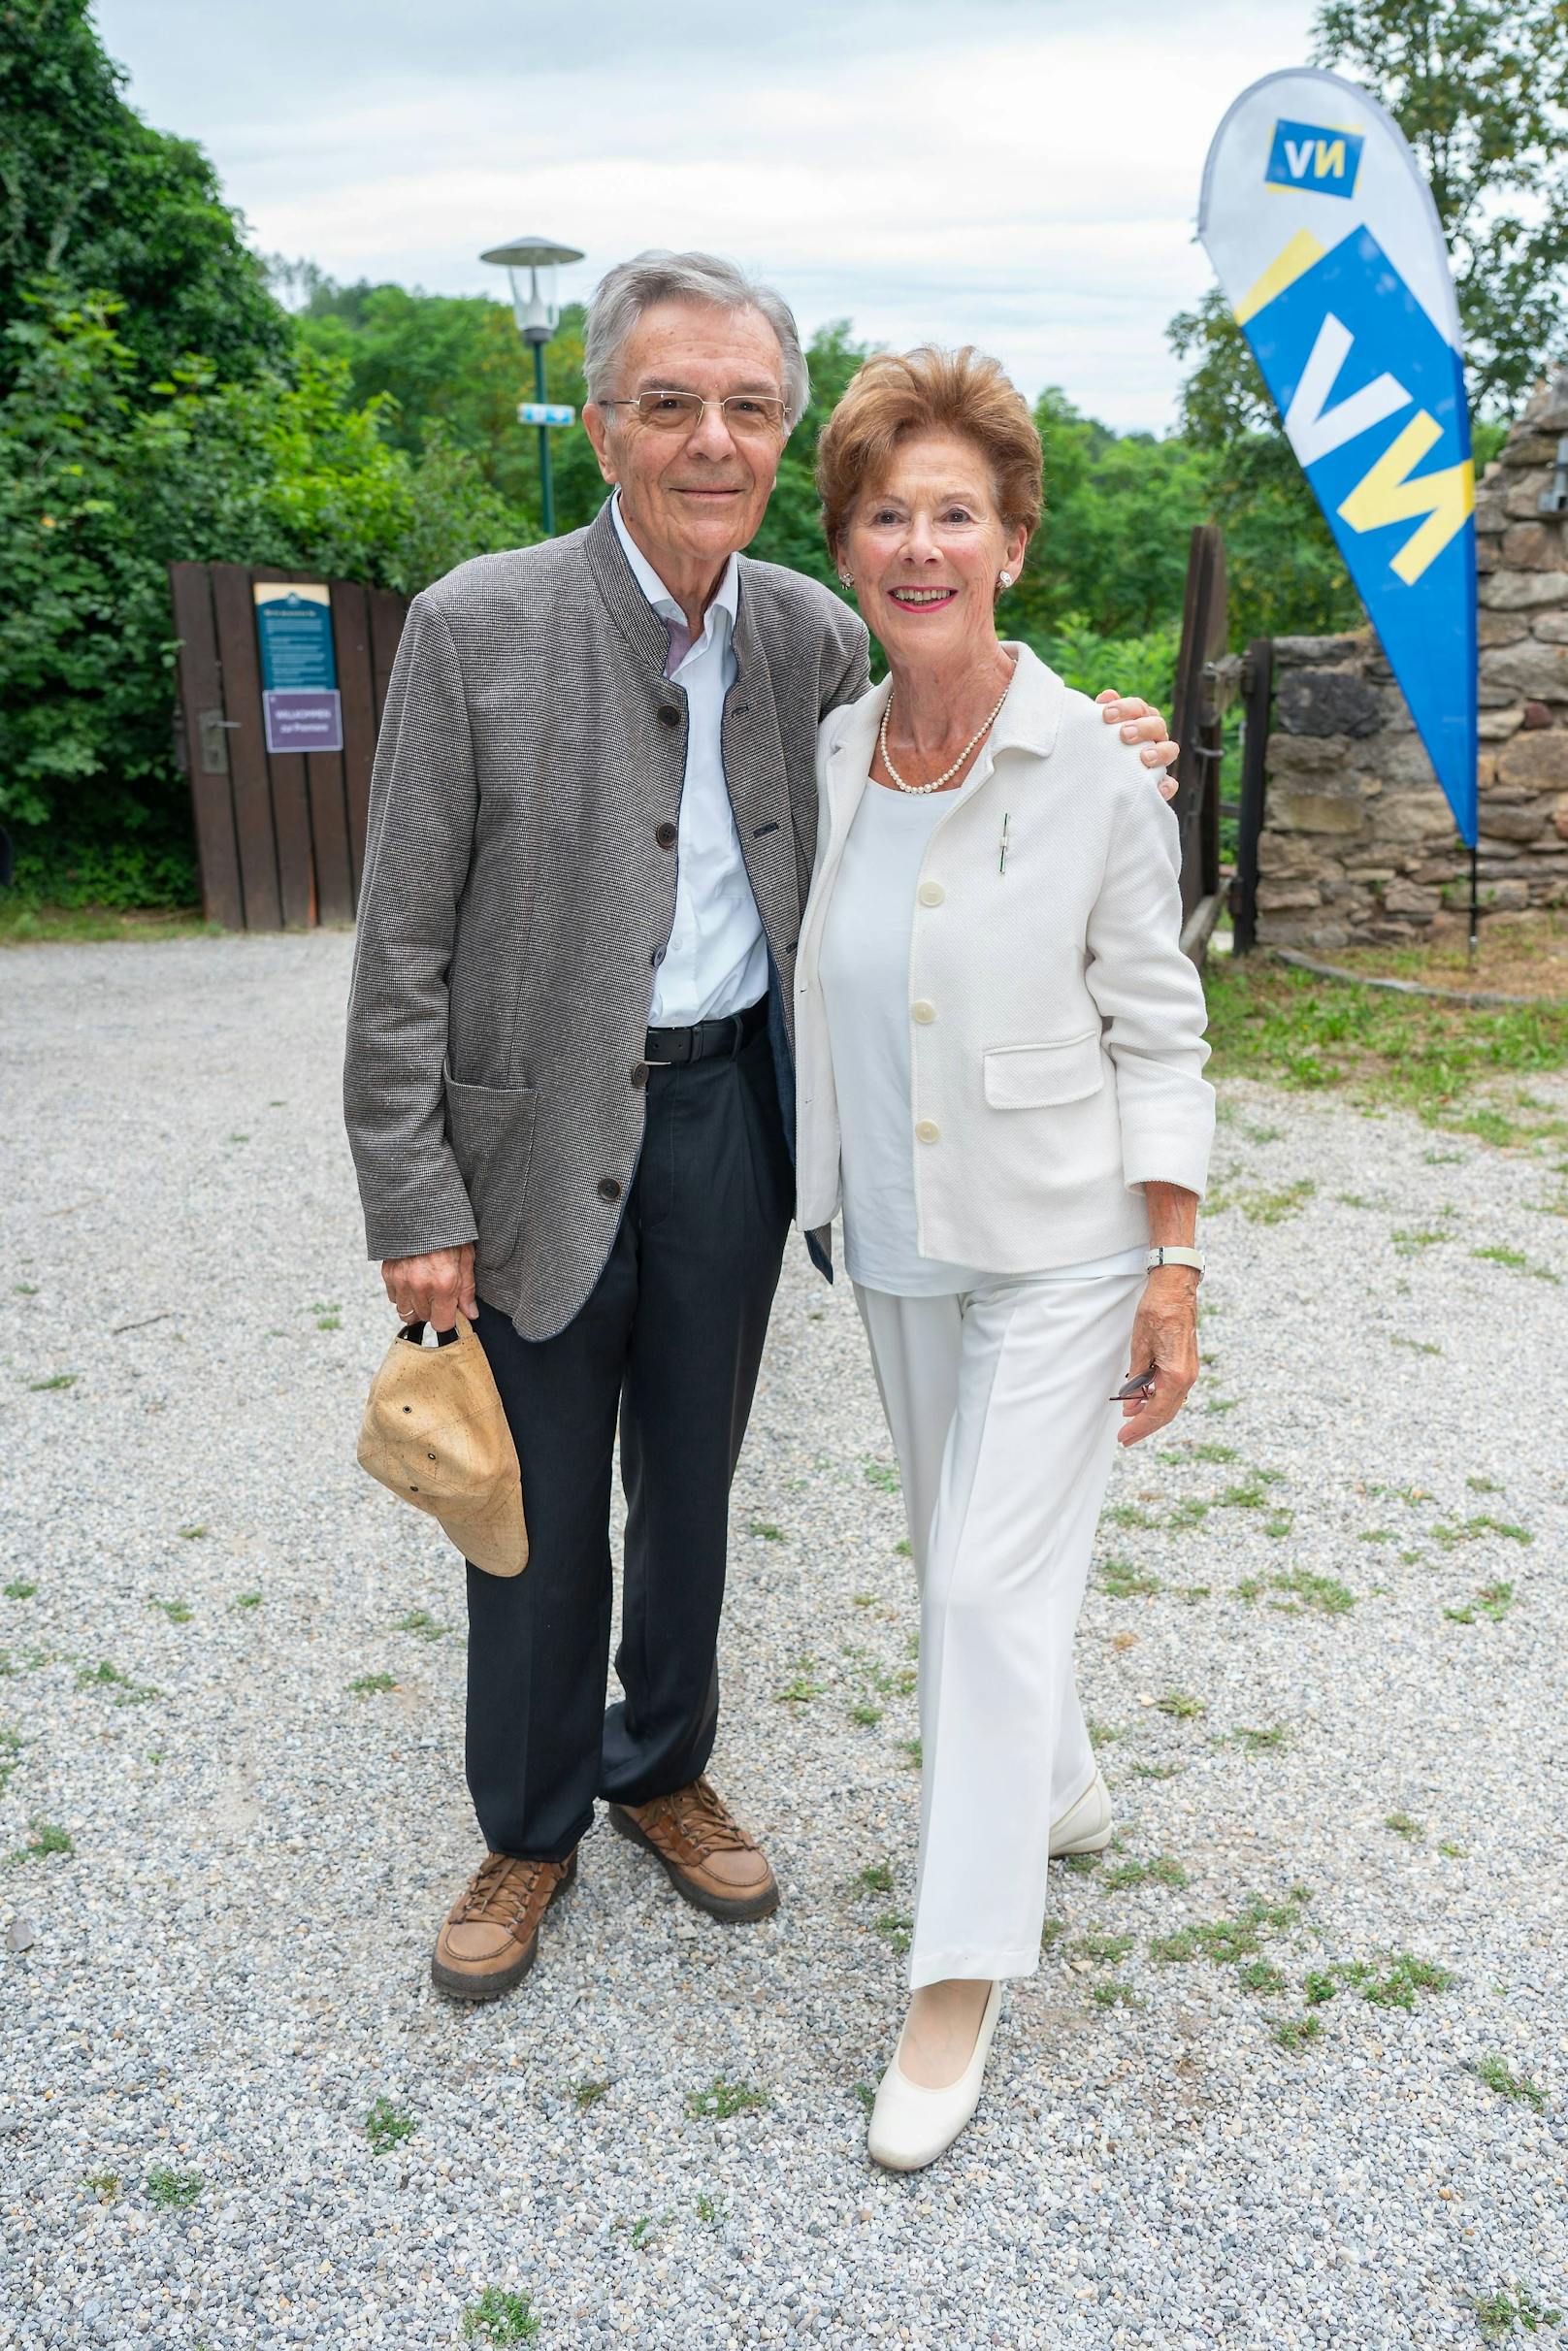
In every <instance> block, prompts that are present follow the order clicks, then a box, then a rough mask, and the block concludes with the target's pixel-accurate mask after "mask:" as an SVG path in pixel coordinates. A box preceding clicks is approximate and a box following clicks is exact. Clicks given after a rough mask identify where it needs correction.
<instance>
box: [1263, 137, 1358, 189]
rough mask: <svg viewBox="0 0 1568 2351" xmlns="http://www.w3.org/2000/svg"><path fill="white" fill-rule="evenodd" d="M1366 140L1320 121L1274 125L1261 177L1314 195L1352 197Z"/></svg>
mask: <svg viewBox="0 0 1568 2351" xmlns="http://www.w3.org/2000/svg"><path fill="white" fill-rule="evenodd" d="M1364 145H1365V141H1364V140H1363V139H1362V138H1361V136H1360V135H1359V133H1358V132H1356V131H1341V130H1335V129H1334V128H1333V127H1332V125H1331V124H1326V123H1321V122H1276V123H1275V125H1274V144H1273V146H1272V147H1270V149H1269V155H1268V169H1267V171H1266V172H1265V173H1264V174H1263V178H1264V179H1265V180H1272V182H1273V183H1274V185H1275V186H1276V187H1288V188H1306V189H1308V190H1309V191H1310V192H1311V194H1313V195H1314V196H1354V195H1355V193H1356V174H1357V172H1358V171H1359V170H1360V168H1361V148H1362V147H1363V146H1364Z"/></svg>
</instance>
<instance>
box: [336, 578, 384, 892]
mask: <svg viewBox="0 0 1568 2351" xmlns="http://www.w3.org/2000/svg"><path fill="white" fill-rule="evenodd" d="M331 585H332V637H333V643H334V645H335V647H336V649H337V656H338V691H339V692H340V694H341V695H342V696H343V784H344V790H345V796H346V800H347V814H348V859H349V870H350V877H351V881H352V887H353V894H354V904H355V905H356V906H357V905H358V903H359V877H360V875H361V873H362V872H363V871H364V867H365V828H366V824H367V821H368V819H369V815H370V804H371V770H372V768H373V767H374V765H375V761H376V678H375V674H374V671H373V669H372V667H371V633H370V615H369V613H368V612H367V611H366V608H365V591H364V589H363V588H362V587H360V585H359V584H358V582H357V581H355V580H347V579H335V580H333V581H332V583H331Z"/></svg>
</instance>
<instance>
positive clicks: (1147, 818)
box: [795, 645, 1214, 1273]
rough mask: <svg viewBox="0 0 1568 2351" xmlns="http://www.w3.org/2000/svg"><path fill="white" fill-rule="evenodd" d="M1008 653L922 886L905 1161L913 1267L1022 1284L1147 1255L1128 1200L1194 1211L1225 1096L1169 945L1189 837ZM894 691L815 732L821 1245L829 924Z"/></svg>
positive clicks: (799, 981) (1194, 994)
mask: <svg viewBox="0 0 1568 2351" xmlns="http://www.w3.org/2000/svg"><path fill="white" fill-rule="evenodd" d="M1008 649H1009V651H1015V652H1016V653H1017V655H1018V667H1017V669H1016V670H1015V672H1014V675H1013V682H1012V685H1011V687H1010V688H1009V690H1008V694H1007V700H1006V702H1004V704H1003V705H1002V710H1001V715H1000V717H999V718H998V719H997V721H996V726H995V727H994V728H993V730H992V734H991V738H990V744H989V749H990V755H991V758H990V768H991V771H990V773H989V774H987V773H985V772H984V771H983V768H982V771H981V772H979V773H978V774H977V778H976V781H975V784H974V788H973V789H972V790H971V791H970V792H968V793H966V794H965V795H964V798H963V800H957V799H955V800H954V802H953V805H952V808H951V810H950V812H949V813H948V814H947V815H945V816H943V817H940V818H938V820H937V822H936V824H935V826H934V827H933V829H932V832H931V840H930V842H929V844H928V846H927V849H926V853H925V857H924V859H923V861H922V864H921V868H920V878H919V881H918V882H917V884H916V887H915V908H914V933H913V940H912V943H911V947H910V956H909V1020H910V1081H911V1094H912V1099H911V1103H910V1111H911V1120H912V1126H913V1141H912V1143H911V1146H910V1148H911V1151H912V1153H913V1156H914V1181H915V1208H916V1231H917V1240H918V1245H919V1249H920V1254H921V1255H922V1257H937V1258H941V1259H945V1260H947V1261H949V1262H951V1263H955V1264H961V1265H978V1266H983V1267H984V1268H985V1269H986V1271H987V1272H991V1273H1028V1272H1033V1271H1037V1270H1043V1269H1045V1268H1046V1267H1049V1266H1054V1265H1070V1264H1073V1263H1076V1262H1077V1261H1078V1260H1080V1259H1082V1258H1086V1257H1106V1256H1109V1255H1111V1254H1112V1253H1113V1252H1114V1251H1117V1250H1121V1249H1127V1248H1131V1247H1134V1246H1136V1245H1137V1244H1138V1243H1139V1242H1141V1241H1145V1240H1147V1238H1148V1231H1149V1227H1148V1220H1147V1215H1146V1211H1145V1203H1144V1199H1143V1195H1142V1193H1141V1192H1140V1191H1139V1190H1138V1189H1137V1188H1138V1187H1139V1186H1140V1185H1142V1184H1144V1183H1145V1182H1148V1181H1150V1180H1151V1179H1152V1180H1155V1181H1158V1182H1162V1183H1168V1184H1180V1185H1184V1186H1185V1187H1186V1188H1187V1189H1188V1191H1190V1192H1199V1193H1201V1192H1202V1191H1203V1189H1204V1185H1205V1182H1206V1180H1207V1175H1208V1161H1209V1149H1210V1144H1211V1142H1212V1140H1213V1133H1214V1089H1213V1087H1212V1086H1211V1085H1210V1084H1209V1083H1208V1080H1207V1079H1206V1078H1204V1077H1203V1075H1202V1074H1201V1072H1202V1069H1203V1064H1204V1062H1205V1061H1207V1059H1208V1052H1209V1049H1208V1046H1207V1044H1206V1043H1205V1042H1204V1037H1203V1030H1204V1026H1205V1012H1204V1003H1203V990H1202V987H1201V985H1200V983H1199V980H1198V975H1197V972H1196V970H1195V969H1194V967H1193V965H1192V963H1191V962H1190V961H1189V959H1188V958H1187V957H1186V956H1185V955H1184V954H1183V953H1182V950H1181V946H1180V943H1179V940H1180V932H1181V895H1180V891H1179V889H1178V887H1177V874H1178V871H1179V867H1180V860H1181V848H1180V840H1179V835H1178V831H1177V825H1176V819H1175V817H1174V816H1173V815H1172V813H1171V811H1170V809H1169V807H1168V806H1167V805H1166V803H1165V801H1164V800H1162V799H1161V798H1160V794H1159V792H1158V791H1157V790H1156V789H1155V786H1154V782H1153V779H1152V778H1151V776H1150V772H1149V770H1148V768H1147V767H1145V766H1144V765H1143V762H1142V761H1141V759H1139V758H1138V756H1137V754H1136V752H1135V751H1134V750H1133V749H1132V748H1131V747H1130V746H1128V745H1127V744H1126V743H1124V742H1123V741H1122V739H1121V736H1120V735H1119V733H1118V732H1117V731H1116V729H1115V728H1112V727H1108V726H1107V725H1106V724H1105V721H1104V719H1103V718H1102V716H1101V715H1100V712H1099V710H1098V708H1097V707H1096V705H1095V704H1094V702H1091V701H1090V700H1089V698H1088V697H1087V695H1083V694H1077V693H1073V692H1071V691H1070V690H1069V689H1068V688H1067V687H1066V686H1064V685H1063V684H1062V680H1061V678H1060V677H1058V675H1057V673H1056V671H1055V670H1054V669H1047V667H1046V665H1045V664H1044V663H1043V662H1042V661H1040V660H1039V659H1038V657H1037V656H1036V655H1035V654H1033V653H1031V652H1030V651H1029V647H1028V646H1027V645H1016V646H1009V648H1008ZM889 691H890V688H889V685H888V682H887V681H886V680H884V682H883V683H882V684H881V685H880V686H875V687H873V688H872V689H871V691H870V692H869V693H868V694H866V695H864V696H863V697H862V699H861V700H860V701H859V702H854V703H851V704H850V705H848V706H847V707H845V708H841V709H837V710H833V711H830V713H829V714H828V716H827V717H826V718H825V719H824V720H823V722H822V726H821V728H820V730H819V733H818V736H817V793H818V810H817V855H816V864H815V866H814V869H813V875H812V882H811V891H810V896H809V898H808V899H807V901H806V908H805V913H804V916H803V918H802V921H801V926H800V947H799V949H798V951H797V961H796V976H795V1037H796V1053H797V1059H798V1071H797V1074H798V1084H799V1092H798V1107H799V1131H798V1137H797V1160H796V1183H797V1196H798V1202H799V1213H800V1224H801V1225H802V1227H803V1228H804V1229H805V1230H806V1231H808V1232H809V1231H812V1230H814V1229H818V1228H820V1227H821V1226H823V1225H825V1224H830V1223H831V1222H832V1220H833V1215H834V1213H835V1212H836V1210H837V1208H838V1205H839V1197H840V1183H839V1143H838V1102H837V1095H836V1094H835V1091H834V1086H833V1055H832V1052H831V1049H830V1044H829V1030H828V1019H827V1012H826V1008H825V1006H824V1004H823V1000H822V983H821V975H820V963H821V955H822V935H823V926H824V923H825V921H826V919H827V913H828V907H829V905H830V903H831V901H832V898H833V885H834V883H835V881H836V879H837V875H838V868H839V864H840V861H841V859H842V856H843V850H844V843H845V840H846V839H847V838H848V835H849V829H850V826H851V825H852V824H853V822H854V819H855V811H856V809H857V808H858V807H859V806H860V801H861V795H862V793H863V792H865V791H866V790H867V789H868V788H869V789H872V790H881V789H883V787H881V786H869V785H868V772H869V768H870V763H871V755H872V750H873V747H874V745H875V741H876V733H877V728H878V726H879V724H880V722H881V717H882V711H883V708H884V706H885V704H886V702H887V698H888V694H889ZM984 758H985V754H984V752H982V761H984ZM1004 831H1005V834H1006V855H1005V859H1004V858H1003V854H1002V840H1003V833H1004Z"/></svg>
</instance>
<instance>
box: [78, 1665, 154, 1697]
mask: <svg viewBox="0 0 1568 2351" xmlns="http://www.w3.org/2000/svg"><path fill="white" fill-rule="evenodd" d="M77 1687H78V1689H79V1690H88V1689H108V1690H113V1691H114V1704H115V1705H116V1706H146V1705H147V1701H148V1700H149V1699H151V1698H156V1696H157V1695H158V1693H157V1691H156V1690H155V1689H154V1688H153V1686H152V1684H151V1682H133V1681H132V1680H131V1677H130V1675H129V1674H122V1673H121V1672H120V1669H119V1667H118V1666H117V1665H111V1664H110V1662H109V1660H108V1658H107V1657H106V1658H105V1659H104V1660H103V1662H102V1664H100V1665H80V1666H78V1668H77Z"/></svg>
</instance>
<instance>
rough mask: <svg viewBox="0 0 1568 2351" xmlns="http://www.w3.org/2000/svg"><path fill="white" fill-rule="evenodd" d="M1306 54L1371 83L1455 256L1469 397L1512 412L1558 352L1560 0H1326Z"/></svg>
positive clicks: (1563, 296) (1565, 136) (1565, 242)
mask: <svg viewBox="0 0 1568 2351" xmlns="http://www.w3.org/2000/svg"><path fill="white" fill-rule="evenodd" d="M1314 35H1315V39H1314V51H1313V54H1314V61H1315V62H1316V63H1317V64H1319V65H1329V66H1343V67H1344V68H1345V69H1346V70H1347V72H1348V73H1349V74H1350V75H1351V76H1352V77H1353V78H1354V79H1355V80H1356V81H1358V82H1361V83H1362V84H1363V85H1364V86H1365V87H1367V88H1369V89H1372V90H1374V91H1375V92H1376V93H1377V95H1378V97H1379V98H1381V99H1382V101H1383V103H1384V105H1385V106H1386V107H1387V108H1388V112H1389V113H1390V114H1392V115H1393V118H1394V120H1395V121H1396V122H1397V123H1398V125H1399V127H1400V129H1401V130H1402V131H1403V132H1404V134H1405V137H1406V138H1407V139H1408V140H1409V141H1410V144H1411V146H1412V147H1414V148H1415V150H1416V155H1417V158H1418V160H1419V162H1420V164H1421V170H1422V171H1423V172H1424V174H1425V175H1426V178H1427V180H1429V181H1430V183H1431V189H1432V198H1433V202H1434V203H1435V204H1436V206H1437V216H1438V218H1439V220H1440V221H1441V222H1442V224H1443V233H1444V235H1445V237H1446V238H1447V239H1448V243H1449V250H1450V252H1451V253H1452V255H1453V258H1454V283H1455V287H1456V291H1457V294H1458V300H1459V317H1460V320H1461V322H1462V324H1463V327H1464V342H1465V358H1466V363H1467V365H1468V369H1469V375H1470V387H1471V400H1472V405H1473V407H1474V408H1475V409H1476V411H1477V413H1478V414H1480V415H1483V416H1499V415H1502V416H1506V415H1511V414H1513V413H1514V411H1515V410H1516V409H1517V408H1519V403H1520V402H1521V400H1522V399H1523V398H1524V396H1525V394H1526V393H1527V392H1528V391H1529V389H1530V387H1531V385H1532V384H1534V383H1535V382H1536V381H1537V380H1538V379H1539V377H1540V376H1541V375H1542V374H1543V372H1544V371H1545V369H1546V368H1547V366H1548V364H1549V363H1550V362H1552V361H1553V360H1555V359H1558V358H1560V357H1563V356H1565V355H1568V5H1565V0H1324V5H1323V7H1321V8H1320V9H1319V11H1318V16H1317V21H1316V24H1315V27H1314Z"/></svg>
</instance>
